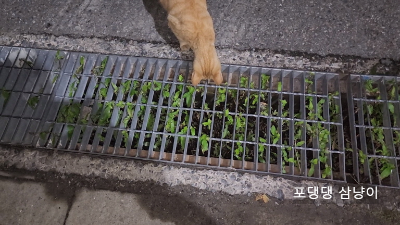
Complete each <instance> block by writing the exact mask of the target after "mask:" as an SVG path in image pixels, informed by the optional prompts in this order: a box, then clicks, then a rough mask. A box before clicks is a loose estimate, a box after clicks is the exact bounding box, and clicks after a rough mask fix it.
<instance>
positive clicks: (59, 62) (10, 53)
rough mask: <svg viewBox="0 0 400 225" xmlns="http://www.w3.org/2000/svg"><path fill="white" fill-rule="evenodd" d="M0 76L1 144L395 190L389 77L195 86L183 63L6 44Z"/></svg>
mask: <svg viewBox="0 0 400 225" xmlns="http://www.w3.org/2000/svg"><path fill="white" fill-rule="evenodd" d="M0 69H1V70H0V88H1V97H0V123H1V124H3V125H4V126H2V127H1V128H0V137H1V143H9V144H18V145H28V146H34V147H38V148H52V149H60V150H66V151H74V152H84V153H91V154H104V155H115V156H122V157H130V158H140V159H148V160H156V161H170V162H174V163H185V164H197V165H203V166H209V167H217V168H235V169H239V170H244V171H252V172H256V173H276V174H285V175H290V176H298V177H303V178H306V177H308V178H314V179H324V180H331V181H338V182H354V181H355V182H358V183H369V184H377V185H383V186H394V187H399V167H398V164H399V159H400V157H399V154H400V136H399V134H400V118H399V115H400V99H399V94H400V91H399V86H398V83H399V80H394V81H393V77H392V78H388V77H380V76H375V77H367V76H361V75H351V76H348V77H346V78H344V79H339V76H338V75H337V74H332V73H312V72H305V71H292V70H281V69H270V68H260V67H248V66H234V65H223V67H222V70H223V75H224V80H225V81H227V84H225V85H222V86H215V85H213V84H211V83H206V82H203V83H201V84H200V85H198V86H197V87H196V88H195V87H193V86H191V85H190V82H189V81H188V80H187V79H188V78H189V77H190V76H189V74H190V71H191V63H189V62H185V61H178V60H165V59H152V58H138V57H128V56H116V55H109V56H106V55H99V54H87V53H77V52H57V51H52V50H39V49H24V48H15V47H1V49H0ZM365 90H367V91H365ZM378 138H381V139H379V140H378Z"/></svg>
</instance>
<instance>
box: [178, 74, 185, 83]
mask: <svg viewBox="0 0 400 225" xmlns="http://www.w3.org/2000/svg"><path fill="white" fill-rule="evenodd" d="M183 80H184V78H183V76H182V74H179V76H178V81H179V82H183Z"/></svg>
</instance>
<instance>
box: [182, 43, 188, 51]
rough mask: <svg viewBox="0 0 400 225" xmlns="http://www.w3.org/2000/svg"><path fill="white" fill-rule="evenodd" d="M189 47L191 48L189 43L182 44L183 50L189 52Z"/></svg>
mask: <svg viewBox="0 0 400 225" xmlns="http://www.w3.org/2000/svg"><path fill="white" fill-rule="evenodd" d="M189 49H190V46H189V45H186V44H183V45H181V51H183V52H187V51H189Z"/></svg>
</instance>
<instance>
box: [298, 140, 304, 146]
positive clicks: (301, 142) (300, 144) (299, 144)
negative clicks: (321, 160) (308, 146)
mask: <svg viewBox="0 0 400 225" xmlns="http://www.w3.org/2000/svg"><path fill="white" fill-rule="evenodd" d="M304 143H305V141H299V142H297V144H296V146H297V147H300V146H302V145H303V144H304Z"/></svg>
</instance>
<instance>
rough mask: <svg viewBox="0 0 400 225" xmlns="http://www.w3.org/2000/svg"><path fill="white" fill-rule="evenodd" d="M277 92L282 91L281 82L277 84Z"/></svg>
mask: <svg viewBox="0 0 400 225" xmlns="http://www.w3.org/2000/svg"><path fill="white" fill-rule="evenodd" d="M278 91H282V82H278Z"/></svg>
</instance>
